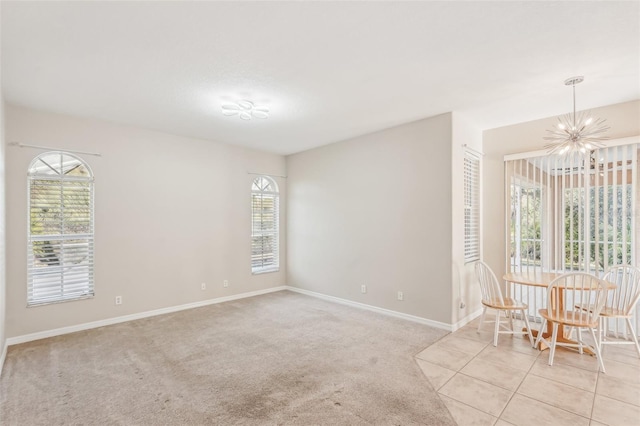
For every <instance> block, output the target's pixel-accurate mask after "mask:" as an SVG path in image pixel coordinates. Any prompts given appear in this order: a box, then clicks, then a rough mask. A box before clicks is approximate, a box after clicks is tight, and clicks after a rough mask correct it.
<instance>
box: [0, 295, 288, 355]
mask: <svg viewBox="0 0 640 426" xmlns="http://www.w3.org/2000/svg"><path fill="white" fill-rule="evenodd" d="M283 290H287V286H278V287H270V288H267V289H264V290H257V291H250V292H247V293H240V294H235V295H232V296H223V297H217V298H215V299H207V300H201V301H198V302H192V303H185V304H183V305H176V306H169V307H166V308H160V309H154V310H151V311H144V312H139V313H136V314H129V315H123V316H119V317H113V318H107V319H103V320H98V321H91V322H86V323H82V324H77V325H70V326H67V327H60V328H54V329H52V330H45V331H38V332H36V333H30V334H23V335H21V336H15V337H9V338H7V339H6V342H5V350H4V352H3V357H2V361H3V362H4V355H5V354H6V348H7V347H8V346H10V345H17V344H20V343H27V342H32V341H34V340H40V339H46V338H47V337H54V336H61V335H63V334H69V333H75V332H76V331H84V330H90V329H92V328H98V327H104V326H107V325H114V324H120V323H123V322H127V321H134V320H138V319H143V318H149V317H155V316H158V315H163V314H170V313H173V312H179V311H184V310H187V309H193V308H201V307H203V306H208V305H215V304H217V303H223V302H230V301H232V300H238V299H245V298H247V297H253V296H260V295H262V294H267V293H275V292H277V291H283ZM1 366H2V364H0V368H1Z"/></svg>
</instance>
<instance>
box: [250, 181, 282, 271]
mask: <svg viewBox="0 0 640 426" xmlns="http://www.w3.org/2000/svg"><path fill="white" fill-rule="evenodd" d="M279 203H280V201H279V195H278V186H277V185H276V183H275V182H274V181H273V180H272V179H271V178H269V177H266V176H259V177H257V178H256V179H255V180H254V181H253V184H252V185H251V272H252V273H254V274H258V273H263V272H273V271H277V270H278V269H279V267H280V260H279V228H280V227H279V207H280V206H279Z"/></svg>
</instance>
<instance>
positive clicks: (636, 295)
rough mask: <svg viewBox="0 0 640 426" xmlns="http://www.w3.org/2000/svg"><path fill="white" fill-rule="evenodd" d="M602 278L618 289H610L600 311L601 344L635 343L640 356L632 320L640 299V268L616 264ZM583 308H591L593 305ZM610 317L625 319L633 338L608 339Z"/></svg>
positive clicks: (639, 346)
mask: <svg viewBox="0 0 640 426" xmlns="http://www.w3.org/2000/svg"><path fill="white" fill-rule="evenodd" d="M602 279H603V280H604V281H608V282H610V283H613V284H615V285H616V289H615V290H610V291H609V294H608V297H607V301H606V302H605V305H604V307H603V308H602V310H601V311H600V320H599V323H598V339H599V341H600V344H601V345H614V344H615V345H621V344H631V345H635V347H636V352H637V353H638V356H639V357H640V345H638V337H637V335H636V330H635V329H634V327H633V324H632V321H631V319H632V318H633V311H634V310H635V308H636V305H637V304H638V300H639V299H640V269H638V268H634V267H633V266H629V265H616V266H613V267H611V268H609V269H608V270H607V272H605V274H604V276H603V277H602ZM581 307H582V306H581ZM582 308H585V309H590V308H591V307H588V308H587V307H582ZM610 319H615V320H618V319H624V321H625V325H626V333H630V334H631V340H628V339H624V340H619V339H617V340H607V334H608V331H609V320H610ZM626 333H625V334H626ZM616 337H617V336H616Z"/></svg>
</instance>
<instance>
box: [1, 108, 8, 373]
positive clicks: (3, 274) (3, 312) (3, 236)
mask: <svg viewBox="0 0 640 426" xmlns="http://www.w3.org/2000/svg"><path fill="white" fill-rule="evenodd" d="M4 122H5V121H4V100H3V99H2V98H1V97H0V357H2V353H3V352H2V351H3V350H4V348H5V342H6V330H5V328H6V327H5V324H6V293H7V292H6V265H7V263H6V256H7V251H6V226H5V209H6V202H5V149H4V140H5V137H4V133H5V132H4V129H5V126H4ZM1 372H2V362H1V361H0V373H1Z"/></svg>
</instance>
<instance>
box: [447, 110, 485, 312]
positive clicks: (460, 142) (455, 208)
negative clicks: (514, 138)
mask: <svg viewBox="0 0 640 426" xmlns="http://www.w3.org/2000/svg"><path fill="white" fill-rule="evenodd" d="M464 145H467V147H469V148H471V149H473V150H475V151H477V152H482V131H481V130H480V129H479V128H478V127H476V126H474V125H473V124H472V123H471V122H470V121H469V120H468V119H467V118H466V117H465V116H464V115H462V114H460V113H456V112H454V113H453V120H452V142H451V153H452V154H451V155H452V168H451V193H452V198H451V216H452V227H451V275H452V276H451V278H452V286H451V291H452V300H451V302H452V305H451V322H452V324H456V323H458V322H461V321H462V322H464V321H465V320H468V319H469V318H468V317H469V316H473V315H474V314H476V313H477V312H478V310H479V309H481V304H480V286H479V285H478V280H477V279H476V275H475V269H474V267H475V262H471V263H468V264H465V260H464V153H465V148H464ZM480 157H482V156H480ZM481 162H482V161H481ZM481 190H485V191H486V190H489V191H490V190H491V188H481ZM480 198H482V197H480ZM480 240H481V241H482V236H481V238H480ZM461 303H463V304H464V307H461V306H460V304H461Z"/></svg>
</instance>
